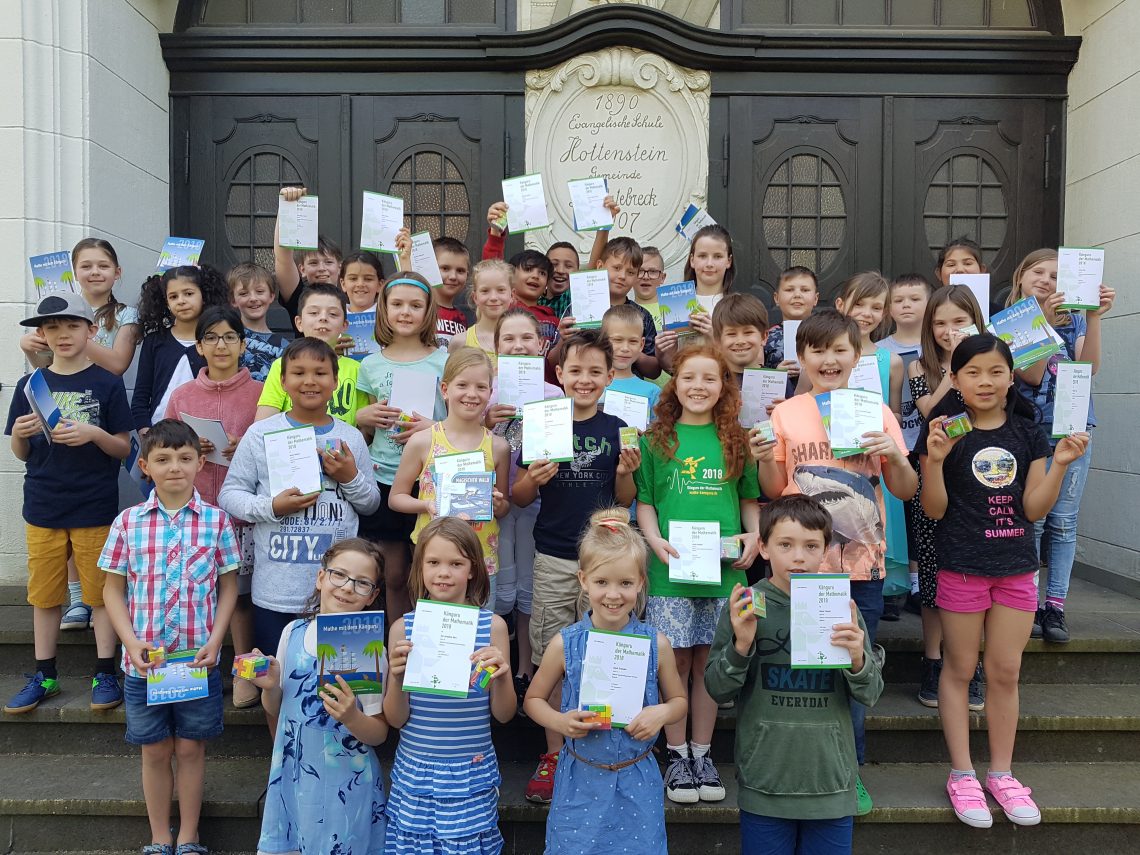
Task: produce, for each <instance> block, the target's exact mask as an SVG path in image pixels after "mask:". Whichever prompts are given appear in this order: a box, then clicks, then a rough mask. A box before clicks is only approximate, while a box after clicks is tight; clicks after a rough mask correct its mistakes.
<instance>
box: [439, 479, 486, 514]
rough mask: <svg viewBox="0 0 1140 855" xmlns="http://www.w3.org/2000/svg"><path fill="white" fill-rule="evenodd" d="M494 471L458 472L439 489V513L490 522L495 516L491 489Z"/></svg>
mask: <svg viewBox="0 0 1140 855" xmlns="http://www.w3.org/2000/svg"><path fill="white" fill-rule="evenodd" d="M494 481H495V473H494V472H456V473H455V474H454V475H452V476H451V477H450V479H446V480H445V482H444V483H443V484H442V485H440V486H439V487H438V488H437V490H438V491H439V515H440V516H441V517H459V519H461V520H468V521H470V522H488V521H489V520H491V518H492V517H493V516H494V511H493V507H492V500H491V491H492V489H493V486H494Z"/></svg>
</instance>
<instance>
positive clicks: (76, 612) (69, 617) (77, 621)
mask: <svg viewBox="0 0 1140 855" xmlns="http://www.w3.org/2000/svg"><path fill="white" fill-rule="evenodd" d="M90 626H91V606H89V605H87V604H86V603H76V604H75V605H73V606H68V607H67V609H66V610H65V611H64V613H63V618H62V619H61V620H60V622H59V628H60V629H63V630H68V629H87V628H88V627H90Z"/></svg>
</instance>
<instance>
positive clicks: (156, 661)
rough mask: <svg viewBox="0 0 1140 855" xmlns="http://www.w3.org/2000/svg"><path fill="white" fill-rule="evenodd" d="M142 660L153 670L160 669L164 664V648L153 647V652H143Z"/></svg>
mask: <svg viewBox="0 0 1140 855" xmlns="http://www.w3.org/2000/svg"><path fill="white" fill-rule="evenodd" d="M143 658H144V659H145V660H146V661H147V662H149V663H150V664H151V665H152V666H154V667H155V668H161V667H162V666H163V665H165V664H166V648H165V647H155V648H154V649H153V650H144V651H143Z"/></svg>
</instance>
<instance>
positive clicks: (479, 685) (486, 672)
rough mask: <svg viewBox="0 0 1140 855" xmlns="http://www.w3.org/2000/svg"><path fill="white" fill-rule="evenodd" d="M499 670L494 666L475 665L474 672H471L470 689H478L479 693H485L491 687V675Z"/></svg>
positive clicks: (480, 663)
mask: <svg viewBox="0 0 1140 855" xmlns="http://www.w3.org/2000/svg"><path fill="white" fill-rule="evenodd" d="M498 670H499V669H498V668H496V667H495V666H494V665H484V664H483V663H482V662H479V663H477V664H476V665H475V670H474V671H472V672H471V688H472V689H478V690H479V691H480V692H485V691H487V689H488V687H489V686H490V685H491V675H493V674H494V673H495V672H496V671H498Z"/></svg>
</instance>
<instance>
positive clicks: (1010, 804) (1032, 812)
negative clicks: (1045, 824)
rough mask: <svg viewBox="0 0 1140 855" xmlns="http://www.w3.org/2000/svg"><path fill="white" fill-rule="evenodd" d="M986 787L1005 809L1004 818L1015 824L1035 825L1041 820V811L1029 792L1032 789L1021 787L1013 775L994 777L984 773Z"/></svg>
mask: <svg viewBox="0 0 1140 855" xmlns="http://www.w3.org/2000/svg"><path fill="white" fill-rule="evenodd" d="M986 789H987V790H989V793H990V795H991V796H993V797H994V800H995V801H997V803H998V804H999V805H1001V809H1002V810H1003V811H1005V816H1006V819H1008V820H1009V821H1010V822H1012V823H1014V824H1016V825H1037V823H1039V822H1041V811H1040V809H1039V808H1038V807H1037V805H1036V804H1034V802H1033V799H1031V798H1029V794H1030V793H1032V792H1033V790H1031V789H1029V787H1023V786H1022V785H1021V781H1019V780H1017V778H1015V777H1013V775H1002V776H1001V777H1000V778H995V777H993V776H992V775H986Z"/></svg>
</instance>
